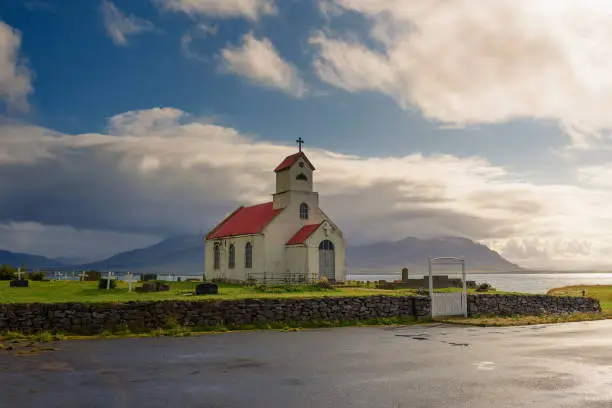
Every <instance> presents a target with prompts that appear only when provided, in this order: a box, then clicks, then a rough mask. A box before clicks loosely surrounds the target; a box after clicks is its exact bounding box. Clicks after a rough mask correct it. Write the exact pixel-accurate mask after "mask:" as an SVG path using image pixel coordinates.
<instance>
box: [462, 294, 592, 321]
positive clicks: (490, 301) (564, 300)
mask: <svg viewBox="0 0 612 408" xmlns="http://www.w3.org/2000/svg"><path fill="white" fill-rule="evenodd" d="M576 312H583V313H592V312H601V306H600V304H599V300H597V299H593V298H583V297H561V296H546V295H536V296H530V295H523V296H521V295H494V294H491V295H488V294H487V295H485V294H482V295H468V313H469V314H470V316H475V315H497V316H514V315H539V314H561V313H576Z"/></svg>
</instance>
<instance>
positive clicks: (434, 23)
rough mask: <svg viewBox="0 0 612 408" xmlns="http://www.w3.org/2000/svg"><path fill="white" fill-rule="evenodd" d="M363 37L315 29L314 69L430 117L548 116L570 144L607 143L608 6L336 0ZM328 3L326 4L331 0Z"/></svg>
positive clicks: (497, 119) (611, 9)
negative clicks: (364, 24)
mask: <svg viewBox="0 0 612 408" xmlns="http://www.w3.org/2000/svg"><path fill="white" fill-rule="evenodd" d="M334 5H335V6H336V7H340V8H342V9H343V10H344V11H345V13H351V14H357V15H360V16H363V17H364V18H365V19H366V20H367V21H368V23H369V27H370V30H369V32H368V37H369V38H368V41H367V42H368V43H369V44H372V43H374V44H375V45H370V46H368V45H366V41H365V40H362V41H359V40H356V39H353V40H347V39H343V38H341V36H340V34H339V33H333V32H332V33H330V32H325V33H324V32H317V33H315V34H313V36H312V38H311V43H312V44H313V45H314V46H315V48H316V49H317V54H316V57H315V61H314V67H315V71H316V73H317V75H318V76H319V78H320V79H321V80H322V81H325V82H327V83H329V84H331V85H333V86H336V87H339V88H341V89H344V90H346V91H349V92H361V91H375V92H380V93H383V94H386V95H388V96H390V97H391V98H393V99H394V100H396V101H397V103H398V104H399V105H400V106H402V107H403V108H405V109H414V108H416V109H418V110H420V111H421V112H422V114H423V115H424V116H425V117H427V118H429V119H430V120H433V121H439V122H441V123H444V124H457V125H473V124H491V123H503V122H508V121H511V120H514V119H517V118H535V119H541V120H552V121H555V122H556V123H558V125H559V126H560V127H561V128H562V129H563V130H565V131H566V132H567V133H568V135H570V136H571V138H572V144H573V147H576V148H588V147H590V146H591V144H592V143H593V142H597V141H601V140H606V141H608V142H610V140H611V139H612V138H611V135H612V133H611V132H610V130H611V129H612V116H611V115H610V114H609V111H610V108H612V77H611V76H610V75H609V72H608V71H609V67H610V66H611V65H612V51H611V49H610V46H609V44H610V43H612V24H610V16H611V15H612V3H610V2H609V1H606V0H585V1H581V2H572V1H558V0H540V1H515V0H499V1H490V2H484V3H482V2H478V3H476V2H473V1H470V0H457V1H444V0H423V1H404V0H388V1H378V2H374V1H366V0H334ZM327 7H329V6H327Z"/></svg>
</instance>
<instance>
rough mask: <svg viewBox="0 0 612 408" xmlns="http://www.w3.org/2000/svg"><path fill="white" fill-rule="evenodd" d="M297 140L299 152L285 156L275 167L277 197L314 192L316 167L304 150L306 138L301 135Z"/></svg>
mask: <svg viewBox="0 0 612 408" xmlns="http://www.w3.org/2000/svg"><path fill="white" fill-rule="evenodd" d="M295 142H296V143H297V145H298V152H297V153H294V154H292V155H290V156H287V157H285V159H284V160H283V161H282V162H281V163H280V164H279V165H278V166H276V168H275V169H274V172H275V173H276V193H275V194H274V196H275V197H276V196H278V195H281V194H283V195H284V194H285V193H290V192H296V193H312V192H313V183H312V176H313V171H314V170H315V167H314V166H313V165H312V163H311V162H310V160H308V157H306V154H305V153H304V152H303V151H302V144H304V140H303V139H302V138H301V137H300V138H298V139H297V140H296V141H295ZM275 201H276V199H275ZM283 201H286V200H283Z"/></svg>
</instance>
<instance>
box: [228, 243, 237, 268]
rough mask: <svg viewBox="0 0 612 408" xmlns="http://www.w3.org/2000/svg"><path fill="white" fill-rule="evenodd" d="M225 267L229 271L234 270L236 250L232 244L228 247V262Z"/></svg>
mask: <svg viewBox="0 0 612 408" xmlns="http://www.w3.org/2000/svg"><path fill="white" fill-rule="evenodd" d="M227 266H228V267H229V268H230V269H234V268H235V267H236V248H235V247H234V244H231V245H230V246H229V260H228V261H227Z"/></svg>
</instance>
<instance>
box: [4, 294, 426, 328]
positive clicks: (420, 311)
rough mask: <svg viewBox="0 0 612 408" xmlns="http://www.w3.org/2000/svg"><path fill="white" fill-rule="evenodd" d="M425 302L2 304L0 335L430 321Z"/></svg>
mask: <svg viewBox="0 0 612 408" xmlns="http://www.w3.org/2000/svg"><path fill="white" fill-rule="evenodd" d="M429 306H430V302H429V298H426V297H407V296H404V297H399V296H368V297H325V298H314V299H244V300H200V301H159V302H152V301H148V302H127V303H116V304H114V303H48V304H40V303H37V304H0V332H3V331H23V332H38V331H41V330H59V331H62V332H66V333H76V334H95V333H99V332H101V331H103V330H109V331H113V330H120V329H124V328H125V327H126V326H127V327H128V328H129V329H130V330H132V331H147V330H154V329H158V328H163V327H167V326H169V325H176V324H180V325H186V326H200V327H202V326H215V325H218V324H220V325H230V324H253V323H265V322H283V321H310V320H328V321H333V320H343V321H347V320H366V319H373V318H381V317H398V316H416V317H417V318H420V317H426V316H428V315H429V313H430V310H429Z"/></svg>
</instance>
